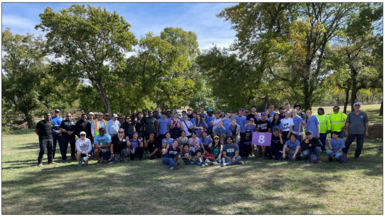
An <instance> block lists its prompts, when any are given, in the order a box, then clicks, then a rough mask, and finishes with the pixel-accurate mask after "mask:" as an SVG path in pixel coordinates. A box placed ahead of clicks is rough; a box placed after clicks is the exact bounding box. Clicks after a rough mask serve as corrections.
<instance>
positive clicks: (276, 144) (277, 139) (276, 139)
mask: <svg viewBox="0 0 385 217" xmlns="http://www.w3.org/2000/svg"><path fill="white" fill-rule="evenodd" d="M282 149H283V139H282V134H281V133H280V132H279V129H278V128H275V129H274V131H273V135H272V136H271V144H270V146H268V147H267V148H266V151H267V153H268V154H269V159H273V154H274V155H276V154H278V152H279V151H280V150H282Z"/></svg>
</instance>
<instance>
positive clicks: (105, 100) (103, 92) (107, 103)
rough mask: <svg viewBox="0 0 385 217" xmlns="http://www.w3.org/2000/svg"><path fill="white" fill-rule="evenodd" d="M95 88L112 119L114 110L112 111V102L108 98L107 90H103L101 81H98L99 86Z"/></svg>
mask: <svg viewBox="0 0 385 217" xmlns="http://www.w3.org/2000/svg"><path fill="white" fill-rule="evenodd" d="M95 88H96V90H97V91H98V93H99V95H100V98H101V99H102V101H103V104H104V108H105V109H106V111H107V112H108V114H110V117H112V110H111V104H110V100H109V99H108V97H107V93H106V90H105V89H104V88H103V85H102V83H101V82H100V81H97V84H96V85H95Z"/></svg>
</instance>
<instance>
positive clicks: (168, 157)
mask: <svg viewBox="0 0 385 217" xmlns="http://www.w3.org/2000/svg"><path fill="white" fill-rule="evenodd" d="M162 151H163V155H164V156H163V158H162V163H163V164H164V165H170V170H175V169H179V168H178V165H179V162H178V153H179V152H180V149H179V147H178V141H176V140H174V142H173V143H172V145H167V146H166V148H164V149H163V150H162ZM175 157H176V160H174V158H175ZM175 162H177V163H175Z"/></svg>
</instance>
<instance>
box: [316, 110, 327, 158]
mask: <svg viewBox="0 0 385 217" xmlns="http://www.w3.org/2000/svg"><path fill="white" fill-rule="evenodd" d="M317 113H318V114H317V115H316V117H317V118H318V121H319V136H320V140H321V143H322V152H325V151H326V137H327V135H328V134H327V127H328V126H330V120H329V119H328V118H327V115H326V114H325V110H324V109H323V108H318V111H317Z"/></svg>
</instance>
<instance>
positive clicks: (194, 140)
mask: <svg viewBox="0 0 385 217" xmlns="http://www.w3.org/2000/svg"><path fill="white" fill-rule="evenodd" d="M191 135H192V136H191V138H190V139H189V140H188V143H189V144H190V150H191V151H192V152H193V153H195V152H196V151H197V150H198V149H199V148H200V145H199V144H200V139H199V138H198V137H197V134H196V133H195V132H192V133H191Z"/></svg>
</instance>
